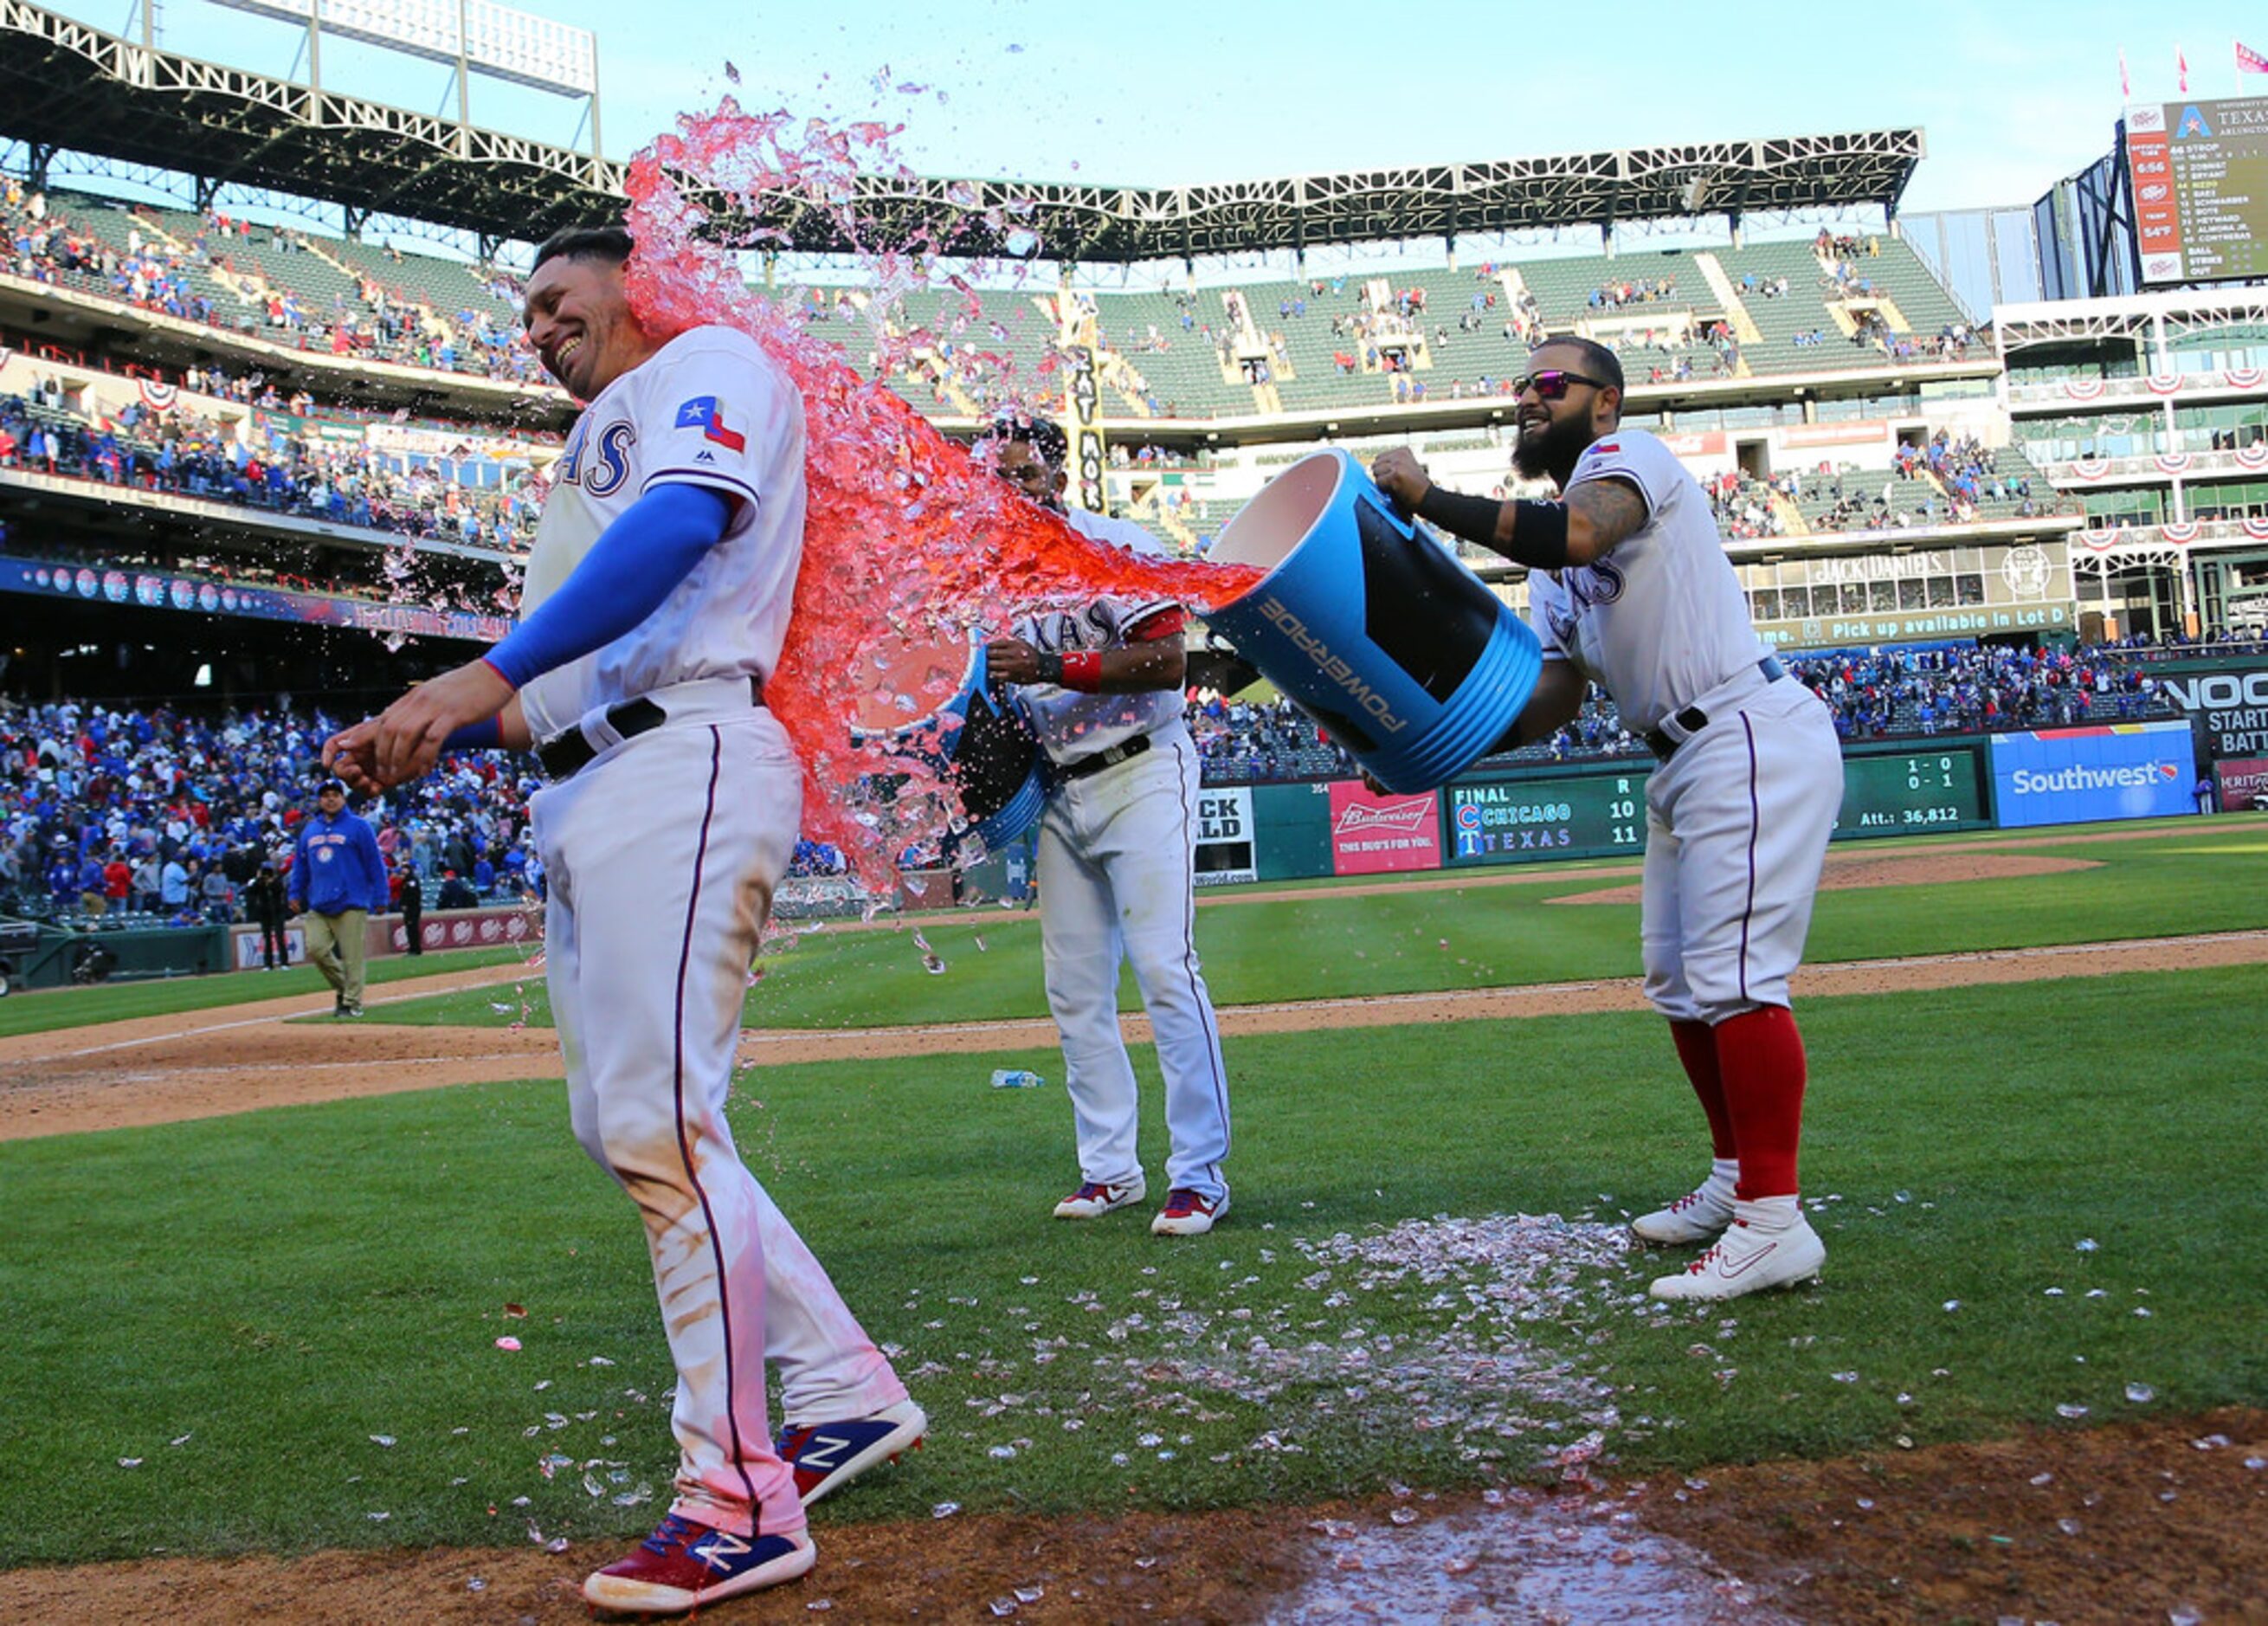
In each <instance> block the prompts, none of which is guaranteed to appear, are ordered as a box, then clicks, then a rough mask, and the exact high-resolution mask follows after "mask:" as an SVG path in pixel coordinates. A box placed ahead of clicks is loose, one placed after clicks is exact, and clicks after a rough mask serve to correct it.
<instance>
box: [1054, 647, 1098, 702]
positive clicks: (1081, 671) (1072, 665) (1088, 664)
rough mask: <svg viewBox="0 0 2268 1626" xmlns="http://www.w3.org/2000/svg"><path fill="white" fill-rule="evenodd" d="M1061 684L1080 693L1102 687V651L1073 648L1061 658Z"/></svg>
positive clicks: (1090, 692)
mask: <svg viewBox="0 0 2268 1626" xmlns="http://www.w3.org/2000/svg"><path fill="white" fill-rule="evenodd" d="M1063 686H1064V688H1066V689H1075V690H1077V691H1079V693H1081V694H1094V693H1096V692H1097V691H1100V690H1101V687H1102V651H1101V650H1100V649H1075V650H1072V651H1071V652H1070V653H1069V654H1065V655H1064V658H1063Z"/></svg>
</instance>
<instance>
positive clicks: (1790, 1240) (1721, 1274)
mask: <svg viewBox="0 0 2268 1626" xmlns="http://www.w3.org/2000/svg"><path fill="white" fill-rule="evenodd" d="M1743 1206H1746V1205H1743ZM1826 1262H1827V1245H1826V1244H1825V1243H1823V1242H1822V1241H1821V1240H1820V1239H1819V1233H1818V1232H1817V1231H1814V1230H1812V1228H1811V1223H1810V1222H1809V1221H1808V1220H1807V1219H1805V1218H1804V1217H1803V1216H1801V1215H1800V1214H1799V1215H1797V1216H1795V1218H1794V1220H1793V1222H1792V1223H1788V1224H1786V1225H1784V1226H1782V1227H1780V1228H1779V1229H1778V1230H1776V1231H1767V1230H1765V1229H1764V1227H1763V1226H1762V1225H1760V1224H1752V1223H1749V1220H1748V1219H1747V1218H1746V1217H1745V1216H1743V1217H1741V1218H1736V1219H1734V1221H1733V1223H1731V1224H1730V1225H1728V1226H1727V1228H1726V1230H1725V1234H1724V1235H1723V1236H1722V1237H1720V1238H1718V1239H1717V1245H1715V1246H1714V1247H1712V1248H1711V1249H1710V1250H1709V1251H1708V1252H1707V1253H1704V1254H1703V1255H1702V1256H1701V1257H1700V1258H1698V1259H1697V1260H1694V1261H1693V1262H1692V1263H1691V1264H1690V1265H1688V1266H1687V1267H1686V1268H1684V1269H1683V1270H1681V1271H1679V1272H1678V1273H1677V1274H1676V1275H1674V1276H1661V1277H1658V1278H1657V1279H1656V1280H1655V1282H1654V1283H1653V1286H1652V1287H1650V1288H1648V1289H1647V1291H1648V1292H1650V1293H1652V1294H1653V1296H1654V1297H1656V1298H1668V1299H1676V1300H1684V1301H1707V1300H1712V1299H1721V1298H1738V1297H1742V1295H1743V1294H1747V1293H1760V1292H1762V1291H1764V1290H1765V1289H1767V1288H1774V1287H1793V1285H1794V1284H1795V1283H1797V1282H1808V1281H1810V1280H1811V1279H1812V1278H1813V1277H1814V1276H1816V1275H1818V1274H1819V1268H1820V1266H1822V1265H1823V1264H1824V1263H1826Z"/></svg>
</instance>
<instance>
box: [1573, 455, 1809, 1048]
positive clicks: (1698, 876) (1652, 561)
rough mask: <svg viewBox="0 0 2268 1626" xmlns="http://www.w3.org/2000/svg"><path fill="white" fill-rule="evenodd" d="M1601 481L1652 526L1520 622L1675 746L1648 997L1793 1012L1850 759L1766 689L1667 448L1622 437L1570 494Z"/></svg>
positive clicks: (1647, 931)
mask: <svg viewBox="0 0 2268 1626" xmlns="http://www.w3.org/2000/svg"><path fill="white" fill-rule="evenodd" d="M1602 479H1618V480H1624V481H1627V482H1629V483H1630V484H1631V485H1634V486H1636V487H1637V488H1638V491H1639V493H1640V494H1641V495H1642V496H1643V497H1644V498H1645V499H1646V523H1645V525H1643V526H1642V527H1641V528H1639V529H1638V531H1637V532H1636V533H1634V534H1633V535H1632V536H1630V537H1628V538H1627V539H1625V540H1624V542H1623V543H1621V544H1620V545H1619V546H1617V547H1616V549H1615V550H1614V551H1613V552H1611V553H1609V555H1608V556H1607V557H1606V558H1603V559H1601V560H1599V561H1598V562H1597V563H1596V564H1594V565H1583V566H1580V567H1571V568H1569V569H1565V570H1558V571H1552V572H1549V573H1546V572H1542V571H1538V572H1534V573H1530V575H1529V576H1528V599H1529V604H1530V615H1531V618H1532V620H1533V622H1534V625H1535V632H1536V636H1537V637H1538V638H1539V639H1541V640H1542V643H1543V657H1544V659H1545V660H1547V661H1554V660H1556V661H1572V662H1573V663H1574V664H1575V666H1576V668H1577V669H1579V670H1580V671H1581V672H1582V673H1583V674H1584V676H1587V677H1588V678H1590V679H1592V680H1593V681H1594V682H1596V683H1597V684H1600V685H1601V686H1602V687H1603V688H1604V689H1605V690H1606V691H1607V692H1608V693H1609V694H1610V695H1612V696H1613V697H1614V700H1615V705H1616V708H1617V709H1619V710H1620V712H1621V713H1622V716H1623V721H1624V722H1625V723H1626V724H1627V725H1628V726H1629V728H1631V731H1632V732H1633V733H1637V734H1649V735H1654V736H1655V738H1656V741H1657V742H1658V743H1661V744H1668V745H1669V746H1671V747H1672V750H1671V754H1670V756H1669V758H1668V761H1666V762H1664V763H1663V764H1662V765H1661V766H1660V767H1659V768H1657V769H1655V770H1654V772H1653V774H1652V775H1651V776H1650V777H1649V778H1648V780H1646V867H1645V871H1644V885H1643V889H1642V891H1643V905H1642V909H1641V916H1642V921H1641V925H1640V928H1639V933H1640V937H1641V941H1642V943H1643V948H1644V959H1645V965H1646V998H1647V999H1648V1000H1649V1001H1652V1002H1653V1006H1654V1009H1657V1010H1659V1011H1661V1014H1662V1015H1663V1016H1667V1017H1668V1018H1669V1019H1670V1020H1672V1021H1674V1022H1675V1021H1699V1022H1706V1023H1709V1024H1712V1025H1713V1024H1717V1023H1719V1022H1722V1021H1724V1020H1725V1019H1726V1018H1727V1017H1730V1016H1738V1015H1740V1014H1741V1013H1742V1012H1743V1011H1747V1010H1752V1009H1756V1007H1757V1006H1759V1005H1786V1003H1787V1002H1788V994H1787V982H1788V978H1789V976H1790V974H1791V973H1792V972H1793V971H1794V970H1795V968H1796V965H1798V963H1799V962H1800V960H1801V959H1802V957H1803V940H1804V935H1805V934H1806V933H1807V932H1808V930H1809V928H1810V925H1811V905H1812V899H1813V897H1814V895H1815V893H1816V892H1817V891H1818V890H1819V871H1820V866H1821V865H1822V863H1823V861H1825V858H1826V854H1827V840H1828V837H1829V836H1830V833H1831V832H1832V831H1833V830H1834V828H1835V814H1836V810H1837V808H1839V807H1840V806H1841V805H1842V801H1843V758H1842V755H1841V751H1840V748H1839V747H1838V746H1837V743H1836V738H1835V728H1834V724H1833V722H1832V721H1831V720H1830V718H1829V716H1828V713H1827V708H1826V706H1824V705H1823V704H1822V702H1821V701H1820V699H1819V698H1818V697H1817V696H1815V695H1814V694H1813V693H1812V692H1811V691H1810V690H1808V689H1807V688H1805V687H1804V686H1803V685H1802V684H1800V683H1797V682H1796V681H1794V680H1793V678H1779V679H1777V680H1775V679H1773V678H1771V676H1767V673H1766V671H1765V669H1764V662H1765V661H1766V651H1765V649H1764V645H1763V643H1762V641H1761V640H1760V639H1758V638H1757V637H1756V627H1755V625H1754V624H1753V623H1752V622H1751V621H1750V620H1749V612H1748V605H1747V603H1746V602H1745V601H1744V600H1743V599H1742V595H1741V585H1740V580H1739V578H1738V577H1737V576H1735V575H1734V573H1733V567H1732V565H1731V562H1730V561H1729V560H1727V558H1726V557H1725V551H1724V547H1723V545H1722V543H1720V542H1719V540H1718V535H1717V526H1716V522H1715V521H1714V519H1713V518H1712V516H1711V514H1710V512H1709V504H1708V500H1707V499H1705V497H1704V496H1703V495H1702V492H1701V488H1700V486H1699V485H1698V484H1697V483H1696V482H1695V480H1694V478H1693V477H1692V476H1691V475H1690V474H1689V473H1687V472H1686V470H1685V469H1684V467H1683V465H1682V464H1681V463H1679V462H1678V461H1677V459H1676V458H1675V456H1673V455H1671V454H1670V451H1669V448H1668V447H1665V446H1664V445H1662V443H1661V441H1660V440H1656V439H1655V438H1654V437H1653V436H1652V435H1650V434H1647V433H1646V432H1644V431H1643V430H1636V429H1618V430H1616V431H1615V432H1612V433H1610V434H1608V435H1606V436H1603V437H1602V438H1601V439H1600V440H1597V441H1594V443H1593V444H1592V445H1591V446H1590V447H1589V448H1588V449H1587V450H1586V451H1585V452H1584V454H1583V455H1582V456H1581V458H1580V459H1579V460H1578V461H1577V462H1576V464H1575V471H1574V473H1573V475H1572V477H1570V478H1569V480H1568V483H1567V488H1568V490H1569V491H1572V490H1573V489H1574V488H1575V487H1576V486H1578V485H1580V484H1583V483H1585V482H1586V481H1589V480H1602ZM1771 665H1772V667H1773V668H1774V669H1777V662H1771ZM1697 716H1698V717H1700V718H1702V719H1704V720H1705V721H1701V722H1700V723H1699V724H1698V725H1697V726H1695V725H1694V722H1693V720H1694V719H1695V718H1696V717H1697Z"/></svg>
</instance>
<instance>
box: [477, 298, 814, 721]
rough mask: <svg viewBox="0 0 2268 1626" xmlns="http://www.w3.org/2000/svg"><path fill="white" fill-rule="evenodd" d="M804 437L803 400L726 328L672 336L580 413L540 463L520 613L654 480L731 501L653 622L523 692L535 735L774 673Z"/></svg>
mask: <svg viewBox="0 0 2268 1626" xmlns="http://www.w3.org/2000/svg"><path fill="white" fill-rule="evenodd" d="M803 436H804V430H803V400H802V397H801V396H800V395H798V394H797V393H796V391H795V389H794V388H793V387H792V386H791V385H790V384H789V382H788V381H787V380H786V378H785V377H784V376H783V375H782V374H781V373H780V371H779V369H778V367H777V366H776V365H775V364H774V363H773V361H772V359H771V358H770V357H769V356H767V355H765V354H764V352H763V351H762V350H761V349H760V348H759V347H758V346H757V344H756V343H755V340H754V339H751V338H750V337H748V336H747V335H746V334H744V333H741V332H739V331H738V330H736V329H731V328H721V327H705V328H695V329H692V330H691V331H689V332H687V333H682V334H680V335H679V336H677V337H675V338H674V339H672V340H670V341H669V343H668V344H665V345H663V346H662V347H661V349H660V350H659V351H656V352H655V353H654V354H653V355H652V357H650V358H648V359H647V360H646V361H645V362H644V364H643V365H641V366H636V367H633V368H631V369H630V371H629V372H628V373H623V374H622V376H621V377H620V378H618V379H616V380H615V381H614V382H613V383H611V384H609V385H608V386H607V387H606V388H604V389H602V390H600V392H599V397H598V399H597V400H595V401H593V402H592V403H591V404H590V405H589V406H588V407H586V408H585V409H584V411H583V415H582V417H581V418H578V419H577V420H576V422H575V428H574V432H572V433H571V434H570V435H569V437H568V440H567V449H566V451H565V452H564V453H563V455H561V457H560V459H559V462H557V463H556V465H555V466H554V468H553V469H552V484H551V491H550V495H549V497H548V498H547V499H545V501H544V504H543V518H542V521H541V523H540V524H539V525H538V526H537V527H536V532H535V543H534V549H533V551H531V552H530V553H529V555H528V560H527V585H526V586H525V587H524V588H522V590H521V593H520V613H521V614H522V615H527V614H530V613H532V612H533V611H534V610H535V609H536V607H537V606H539V605H540V604H541V603H542V602H543V601H544V600H545V599H547V598H549V597H550V596H551V595H552V594H554V593H556V592H557V591H558V590H559V588H560V586H561V584H563V582H565V580H567V578H568V576H569V575H570V574H571V573H573V571H574V569H575V566H576V565H578V564H579V563H581V562H582V558H583V556H584V555H585V554H586V553H588V552H589V551H591V545H592V543H595V542H597V541H598V539H599V536H600V533H601V532H603V531H604V530H605V529H606V528H607V527H608V526H609V525H611V524H613V523H614V522H615V520H617V519H619V518H620V517H621V516H622V514H623V512H624V511H625V510H626V509H628V508H629V507H630V505H631V504H632V503H634V502H636V501H637V499H639V498H640V497H643V496H644V495H645V493H646V492H647V491H651V490H652V489H653V488H654V487H655V486H657V485H669V484H679V485H698V486H701V487H703V488H705V489H707V490H710V491H716V492H718V493H719V494H720V495H723V496H725V497H726V498H729V499H733V517H732V519H731V521H728V522H727V524H726V525H725V535H724V538H723V540H722V541H720V542H719V543H718V544H717V545H716V546H715V547H713V548H711V549H710V551H708V552H707V553H706V554H704V555H703V557H702V559H701V562H700V563H699V564H698V565H695V566H694V567H693V570H692V572H691V573H690V574H689V575H688V576H687V577H686V578H685V580H682V581H681V582H679V583H678V584H677V588H676V589H675V591H674V592H673V593H671V595H669V597H668V598H666V599H665V600H664V601H663V602H662V604H661V607H660V608H659V610H655V611H654V612H653V614H652V615H650V616H648V617H646V618H645V619H644V621H642V622H640V623H639V624H638V625H637V626H635V627H632V628H631V629H630V631H629V632H625V633H623V634H622V636H621V637H620V638H618V639H615V641H614V642H612V643H610V644H606V645H602V646H601V647H599V648H597V649H594V650H593V651H592V652H591V653H590V654H586V655H584V656H583V657H581V658H580V659H579V660H575V661H568V662H567V663H566V664H565V665H563V666H560V667H556V668H554V669H552V670H550V671H549V672H546V673H544V674H543V675H542V676H540V677H537V678H536V679H534V681H533V682H531V683H530V684H528V685H527V688H525V689H523V690H521V691H520V700H521V704H522V706H523V707H524V709H525V710H526V712H527V726H528V728H529V730H530V731H531V732H532V733H533V734H534V736H535V738H536V739H538V740H544V739H549V737H550V736H551V735H555V734H557V733H558V732H559V731H560V730H561V729H563V728H570V727H571V726H573V724H574V723H575V722H576V721H578V719H580V718H581V717H583V716H584V715H585V714H586V713H589V712H591V711H593V710H594V709H597V708H599V707H602V706H612V705H614V704H615V703H616V702H618V701H622V700H627V699H630V698H633V697H635V696H637V695H641V694H644V693H646V692H647V691H651V690H654V689H659V688H662V687H664V686H665V685H666V684H677V683H684V682H687V681H689V680H690V679H693V678H696V677H733V676H740V675H741V674H744V673H763V672H768V671H770V669H772V666H773V664H774V663H775V662H776V661H777V660H778V659H779V650H780V643H781V640H782V639H784V638H785V637H786V635H787V623H788V610H789V608H790V600H791V598H792V595H793V593H794V590H795V573H796V568H797V566H798V565H799V564H800V563H801V561H802V556H803V513H804V482H803Z"/></svg>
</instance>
